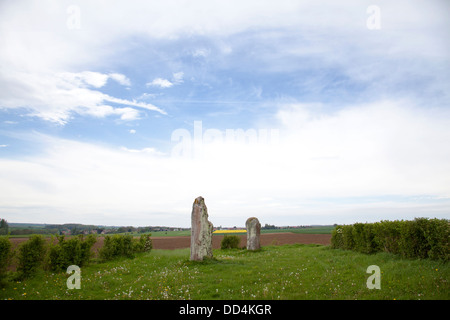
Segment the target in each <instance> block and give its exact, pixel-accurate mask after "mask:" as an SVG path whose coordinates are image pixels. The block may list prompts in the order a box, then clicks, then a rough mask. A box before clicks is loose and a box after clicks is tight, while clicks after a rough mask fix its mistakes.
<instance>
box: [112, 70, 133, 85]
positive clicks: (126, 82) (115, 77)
mask: <svg viewBox="0 0 450 320" xmlns="http://www.w3.org/2000/svg"><path fill="white" fill-rule="evenodd" d="M108 76H109V77H110V78H111V79H113V80H115V81H117V82H118V83H120V84H121V85H123V86H131V81H130V79H128V78H127V77H126V76H125V75H123V74H120V73H110V74H109V75H108Z"/></svg>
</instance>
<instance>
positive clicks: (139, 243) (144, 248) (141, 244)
mask: <svg viewBox="0 0 450 320" xmlns="http://www.w3.org/2000/svg"><path fill="white" fill-rule="evenodd" d="M150 236H151V234H142V235H141V236H140V237H139V240H137V239H133V251H134V252H150V251H151V250H152V249H153V242H152V239H151V238H150Z"/></svg>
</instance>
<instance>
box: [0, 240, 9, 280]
mask: <svg viewBox="0 0 450 320" xmlns="http://www.w3.org/2000/svg"><path fill="white" fill-rule="evenodd" d="M11 256H12V251H11V242H10V241H9V239H8V237H6V236H0V287H1V285H2V282H3V279H4V278H5V275H6V270H7V267H8V264H9V261H10V259H11Z"/></svg>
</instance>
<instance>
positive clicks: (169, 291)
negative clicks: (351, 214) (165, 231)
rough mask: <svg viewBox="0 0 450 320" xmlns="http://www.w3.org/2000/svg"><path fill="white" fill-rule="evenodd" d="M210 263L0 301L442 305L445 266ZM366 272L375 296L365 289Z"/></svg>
mask: <svg viewBox="0 0 450 320" xmlns="http://www.w3.org/2000/svg"><path fill="white" fill-rule="evenodd" d="M214 257H215V258H214V259H213V260H209V261H203V262H193V261H189V249H180V250H153V251H151V252H150V253H143V254H138V255H137V256H136V257H135V258H134V259H127V258H124V259H120V260H116V261H112V262H108V263H91V264H90V265H87V266H85V267H83V268H82V270H81V289H79V290H77V289H73V290H69V289H67V286H66V281H67V278H68V277H69V275H68V274H65V273H51V272H45V271H40V273H38V274H37V275H36V276H35V277H34V278H32V279H28V280H24V281H19V282H18V281H9V282H8V283H7V284H6V286H5V287H3V288H1V289H0V299H226V300H238V299H389V300H392V299H398V300H400V299H445V300H448V299H449V298H450V286H449V279H450V268H449V266H448V263H447V264H446V263H443V262H439V261H432V260H408V259H402V258H399V257H397V256H394V255H391V254H387V253H378V254H374V255H366V254H360V253H356V252H352V251H343V250H333V249H330V248H329V246H321V245H300V244H298V245H284V246H267V247H264V248H262V250H260V251H257V252H249V251H247V250H238V249H235V250H214ZM370 265H377V266H379V267H380V270H381V289H379V290H378V289H372V290H370V289H368V288H367V286H366V281H367V279H368V277H369V276H370V275H371V274H368V273H366V269H367V267H368V266H370Z"/></svg>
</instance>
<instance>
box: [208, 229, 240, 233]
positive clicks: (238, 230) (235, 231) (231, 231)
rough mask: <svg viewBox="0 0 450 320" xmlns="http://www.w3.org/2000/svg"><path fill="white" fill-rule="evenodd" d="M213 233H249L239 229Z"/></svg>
mask: <svg viewBox="0 0 450 320" xmlns="http://www.w3.org/2000/svg"><path fill="white" fill-rule="evenodd" d="M213 233H215V234H217V233H247V230H245V229H237V230H216V231H214V232H213Z"/></svg>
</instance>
